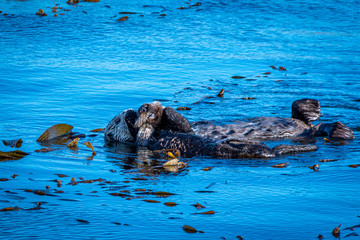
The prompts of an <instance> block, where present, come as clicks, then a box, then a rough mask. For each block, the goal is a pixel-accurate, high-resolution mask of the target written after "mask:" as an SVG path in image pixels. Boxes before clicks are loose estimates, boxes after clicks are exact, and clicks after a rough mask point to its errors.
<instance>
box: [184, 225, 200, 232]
mask: <svg viewBox="0 0 360 240" xmlns="http://www.w3.org/2000/svg"><path fill="white" fill-rule="evenodd" d="M182 229H183V230H184V231H185V232H187V233H197V230H196V229H195V228H193V227H191V226H189V225H183V226H182Z"/></svg>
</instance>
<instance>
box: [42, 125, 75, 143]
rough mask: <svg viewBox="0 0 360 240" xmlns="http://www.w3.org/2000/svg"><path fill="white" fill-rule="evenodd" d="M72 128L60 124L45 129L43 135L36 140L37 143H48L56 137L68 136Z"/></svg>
mask: <svg viewBox="0 0 360 240" xmlns="http://www.w3.org/2000/svg"><path fill="white" fill-rule="evenodd" d="M73 128H74V127H73V126H71V125H68V124H64V123H60V124H56V125H53V126H51V127H49V128H48V129H46V131H45V132H43V134H41V136H40V137H39V138H38V139H37V140H36V141H37V142H46V141H50V140H52V139H54V138H56V137H60V136H63V135H65V134H68V133H69V132H70V131H71V130H72V129H73Z"/></svg>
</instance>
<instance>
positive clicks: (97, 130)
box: [90, 128, 104, 132]
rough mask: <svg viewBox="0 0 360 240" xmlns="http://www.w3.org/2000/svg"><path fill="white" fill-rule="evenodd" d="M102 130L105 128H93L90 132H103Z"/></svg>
mask: <svg viewBox="0 0 360 240" xmlns="http://www.w3.org/2000/svg"><path fill="white" fill-rule="evenodd" d="M102 131H104V128H97V129H93V130H91V131H90V132H102Z"/></svg>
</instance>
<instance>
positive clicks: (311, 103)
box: [291, 99, 321, 124]
mask: <svg viewBox="0 0 360 240" xmlns="http://www.w3.org/2000/svg"><path fill="white" fill-rule="evenodd" d="M291 108H292V114H291V117H292V118H296V119H299V120H301V121H303V122H305V123H306V124H310V123H311V122H312V121H316V120H318V119H319V117H320V116H321V113H320V103H319V101H317V100H315V99H301V100H297V101H295V102H293V104H292V107H291Z"/></svg>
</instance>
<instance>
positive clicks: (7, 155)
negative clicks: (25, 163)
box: [0, 150, 29, 162]
mask: <svg viewBox="0 0 360 240" xmlns="http://www.w3.org/2000/svg"><path fill="white" fill-rule="evenodd" d="M26 155H29V154H28V153H26V152H23V151H20V150H15V151H11V152H2V151H0V162H1V161H8V160H19V159H21V158H23V157H25V156H26Z"/></svg>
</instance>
